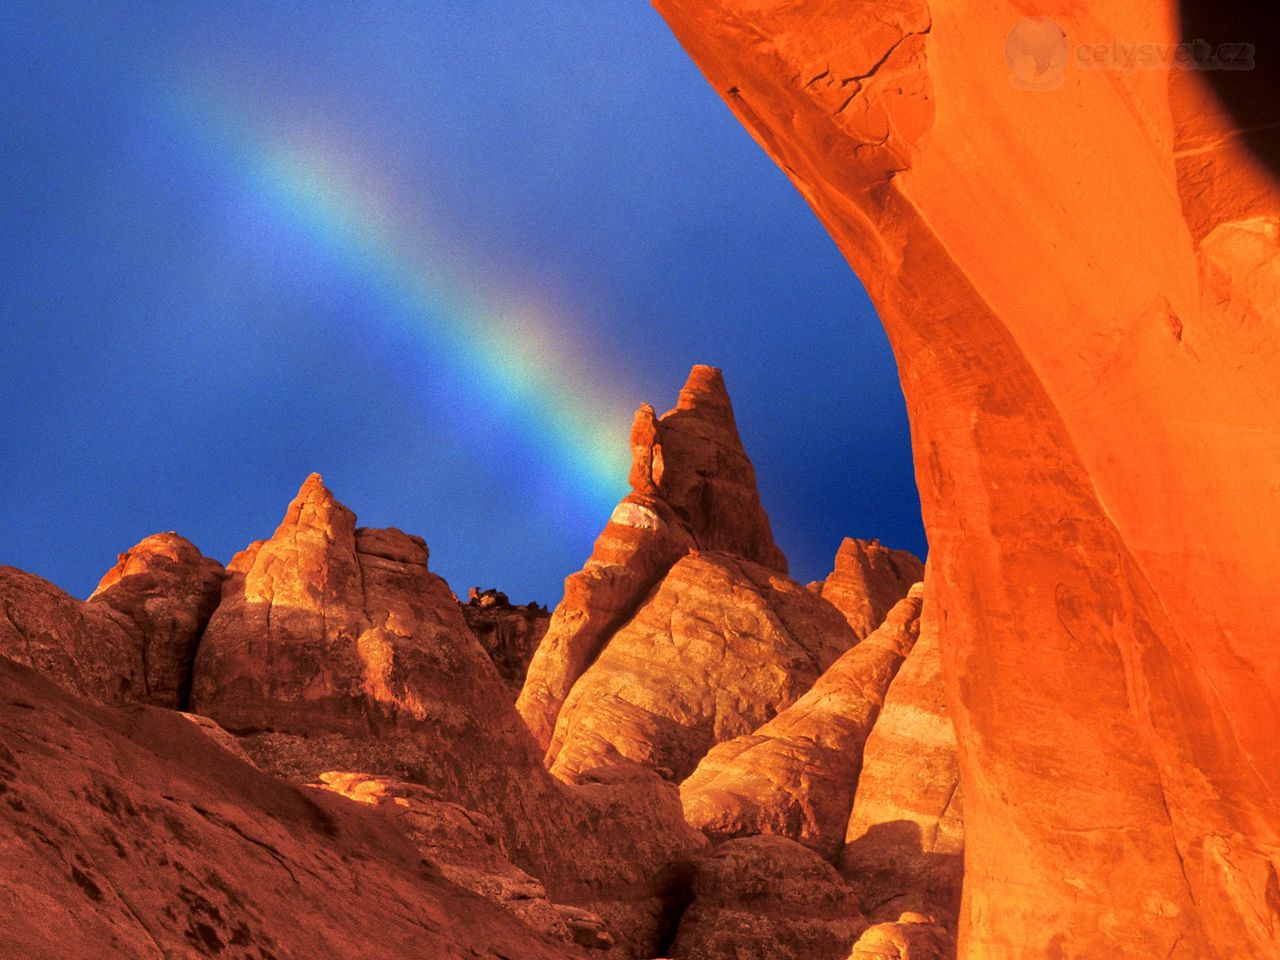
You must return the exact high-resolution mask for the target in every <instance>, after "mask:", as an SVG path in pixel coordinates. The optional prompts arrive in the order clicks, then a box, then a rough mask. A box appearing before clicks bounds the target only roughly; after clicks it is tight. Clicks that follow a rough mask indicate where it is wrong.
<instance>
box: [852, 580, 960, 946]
mask: <svg viewBox="0 0 1280 960" xmlns="http://www.w3.org/2000/svg"><path fill="white" fill-rule="evenodd" d="M930 576H932V569H931V570H930ZM919 612H920V619H919V622H918V624H917V628H918V631H919V639H918V640H917V641H916V643H915V645H914V646H913V647H912V648H911V651H910V652H909V653H908V654H907V656H906V661H905V662H904V663H903V664H902V666H901V668H900V669H899V670H898V674H897V676H896V677H894V679H893V683H892V684H891V685H890V687H889V691H888V693H887V694H886V695H885V698H884V706H883V708H882V709H881V710H880V715H879V717H878V718H877V719H876V723H875V726H874V727H873V728H872V729H871V733H870V735H869V736H868V737H867V739H866V743H865V745H864V746H863V749H862V773H861V775H860V776H859V778H858V789H857V795H856V798H855V799H854V803H853V810H852V812H851V813H850V814H849V816H848V826H847V828H846V831H845V838H844V840H845V842H844V847H843V849H841V851H840V859H839V866H840V870H841V872H842V873H843V874H844V876H845V877H846V879H848V880H849V882H850V884H852V886H853V888H854V889H855V890H856V891H857V893H858V897H859V899H860V902H861V904H862V908H863V911H864V912H865V913H866V914H867V919H869V920H871V921H873V922H881V921H884V922H891V921H895V920H897V919H898V917H899V915H900V914H901V913H903V912H914V913H919V914H922V915H927V916H931V917H933V918H934V919H936V920H938V921H940V922H941V923H942V924H943V925H944V926H946V927H948V928H950V929H951V930H954V929H955V926H956V919H957V917H958V915H959V908H960V888H961V881H962V879H963V873H964V870H963V856H964V845H965V824H964V811H963V803H962V800H961V796H962V795H961V791H960V770H959V762H958V759H957V752H956V737H955V731H954V730H953V728H952V724H951V718H950V716H949V715H948V713H947V706H946V700H945V697H944V693H943V681H942V657H941V651H940V648H939V647H940V644H939V636H938V623H937V619H936V617H935V616H934V614H933V613H932V611H931V610H930V608H929V607H928V606H923V607H922V608H921V609H920V611H919Z"/></svg>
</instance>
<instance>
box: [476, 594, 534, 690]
mask: <svg viewBox="0 0 1280 960" xmlns="http://www.w3.org/2000/svg"><path fill="white" fill-rule="evenodd" d="M462 615H463V616H464V617H465V618H466V620H467V626H469V627H470V628H471V632H472V633H473V634H475V638H476V639H477V640H479V641H480V645H481V646H482V647H484V649H485V652H486V653H488V654H489V659H490V660H492V661H493V665H494V666H495V667H497V668H498V675H499V676H501V677H502V679H503V680H504V681H505V682H506V684H507V686H509V687H511V688H512V689H513V690H514V691H515V692H516V693H519V692H520V688H521V687H522V686H524V678H525V675H526V674H527V673H528V672H529V661H530V660H532V659H533V652H534V651H535V650H537V649H538V644H539V643H540V642H541V641H542V637H543V635H544V634H545V633H546V632H547V626H548V624H549V623H550V620H551V614H550V612H548V610H547V608H546V607H542V606H539V605H538V604H536V603H526V604H518V605H517V604H513V603H511V602H510V600H508V599H507V595H506V594H505V593H502V592H500V591H498V590H480V589H479V588H472V590H471V593H470V596H469V597H468V598H467V602H466V603H465V604H463V607H462Z"/></svg>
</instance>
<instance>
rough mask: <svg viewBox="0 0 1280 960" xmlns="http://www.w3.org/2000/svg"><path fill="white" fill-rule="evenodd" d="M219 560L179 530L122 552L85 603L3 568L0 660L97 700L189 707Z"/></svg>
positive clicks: (215, 600)
mask: <svg viewBox="0 0 1280 960" xmlns="http://www.w3.org/2000/svg"><path fill="white" fill-rule="evenodd" d="M222 578H223V569H222V564H220V563H218V562H217V561H215V560H210V559H209V558H208V557H205V556H202V555H201V553H200V551H199V550H197V549H196V548H195V547H194V546H192V545H191V543H189V542H188V541H187V540H184V539H183V538H182V537H180V536H178V535H177V534H175V533H157V534H155V535H153V536H150V537H147V538H146V539H145V540H143V541H142V542H141V543H139V544H138V545H137V546H135V547H133V548H131V549H130V550H128V551H127V552H126V553H122V554H120V556H119V559H118V561H117V563H116V565H115V566H114V567H113V568H112V569H111V570H109V571H108V572H107V573H106V574H105V575H104V576H103V578H102V581H101V582H100V583H99V584H98V588H97V589H96V590H95V591H94V592H93V596H92V597H90V598H89V600H87V601H84V602H81V601H79V600H76V599H75V598H74V597H72V596H70V595H68V594H66V593H64V592H63V591H62V590H59V589H58V588H57V587H55V586H54V585H53V584H51V583H48V582H47V581H45V580H41V579H40V578H39V577H35V576H32V575H31V574H29V573H23V572H22V571H21V570H15V569H14V568H12V567H0V599H2V600H3V613H4V616H3V617H0V654H3V655H4V656H7V657H10V658H12V659H14V660H16V661H18V662H19V663H24V664H27V665H29V666H33V667H35V668H36V669H38V670H40V671H41V672H42V673H44V674H45V675H47V676H49V677H52V678H53V679H54V680H56V681H57V682H58V683H60V684H62V685H63V686H64V687H66V688H67V689H69V690H72V691H75V692H76V693H78V694H80V695H81V696H84V697H88V698H89V699H91V700H95V701H97V702H99V703H152V704H156V705H157V706H163V707H171V708H179V707H185V706H186V701H187V697H188V694H189V691H190V686H191V669H192V661H193V659H194V658H195V652H196V643H197V641H198V640H199V637H200V635H201V632H202V631H203V630H204V627H205V624H206V623H207V622H208V620H209V617H210V616H211V615H212V613H213V610H214V608H215V607H216V606H217V604H218V597H219V593H220V590H221V587H222Z"/></svg>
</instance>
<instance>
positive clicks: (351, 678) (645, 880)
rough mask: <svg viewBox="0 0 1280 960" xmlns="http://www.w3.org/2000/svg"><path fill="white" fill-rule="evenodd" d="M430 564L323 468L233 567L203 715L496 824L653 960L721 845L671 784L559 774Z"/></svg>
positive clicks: (213, 631)
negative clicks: (329, 480)
mask: <svg viewBox="0 0 1280 960" xmlns="http://www.w3.org/2000/svg"><path fill="white" fill-rule="evenodd" d="M427 560H428V554H427V548H426V545H425V544H424V543H423V542H422V540H420V539H419V538H417V537H412V536H409V535H408V534H404V533H401V532H400V531H398V530H369V529H363V528H357V527H356V520H355V516H354V514H353V513H352V512H351V511H350V510H348V509H347V508H346V507H344V506H343V505H342V504H341V503H339V502H338V501H337V499H336V498H335V497H334V496H333V494H332V493H331V492H330V491H329V490H328V489H327V488H326V487H325V486H324V483H323V481H322V480H321V479H320V478H319V477H318V476H314V475H313V476H312V477H310V478H308V479H307V481H306V482H305V483H304V484H303V485H302V487H301V489H300V490H299V492H298V495H297V497H296V498H295V499H294V501H293V502H292V503H291V504H290V506H289V509H288V511H287V513H286V516H285V519H284V521H283V522H282V523H281V525H280V527H279V528H278V529H277V530H276V532H275V534H274V535H273V536H272V538H271V539H270V540H266V541H260V542H258V543H255V544H253V545H251V546H250V547H249V548H248V549H246V550H244V551H242V552H241V553H240V554H238V555H237V556H236V557H235V558H234V559H233V560H232V562H231V563H230V564H229V566H228V572H229V576H228V579H227V582H226V584H225V588H224V591H223V596H222V602H221V604H220V606H219V607H218V609H217V611H216V613H215V614H214V616H213V618H212V619H211V620H210V622H209V625H208V627H207V629H206V630H205V633H204V637H203V639H202V641H201V644H200V650H199V654H198V657H197V663H196V677H195V683H194V685H193V696H192V705H193V709H194V710H196V711H197V712H200V713H202V714H206V715H208V716H209V717H211V718H212V719H214V720H216V721H217V722H218V723H220V724H222V725H223V726H224V727H226V728H227V729H228V730H230V731H231V732H233V733H235V734H238V735H239V736H240V738H241V743H242V744H243V745H244V746H245V748H246V749H247V750H248V751H249V753H250V755H251V756H252V757H253V759H254V761H255V762H256V763H257V764H258V765H259V766H261V767H262V768H263V769H264V770H267V771H269V772H272V773H276V774H278V775H280V776H283V777H285V778H287V779H290V780H293V781H295V782H301V783H310V782H315V781H317V780H321V779H323V776H324V775H325V774H329V773H342V772H344V771H349V772H354V771H362V772H364V771H367V772H368V773H370V774H374V775H378V776H382V777H387V778H391V779H392V780H398V781H406V782H408V783H416V784H420V785H427V786H429V787H430V788H431V789H432V790H433V791H434V792H435V793H436V795H437V796H438V797H439V798H440V799H441V800H442V801H446V802H448V803H451V804H455V805H457V806H459V807H461V808H464V809H466V810H468V811H472V812H474V813H476V814H479V815H481V816H482V817H485V818H488V821H489V822H491V823H492V824H493V825H494V827H495V829H496V830H497V831H498V835H499V838H500V840H501V846H502V850H503V851H504V854H505V855H506V856H508V857H510V859H511V861H512V863H513V864H514V865H515V866H516V867H519V868H520V869H521V870H523V871H526V872H527V873H528V874H530V875H533V876H535V877H537V878H538V879H539V880H540V881H541V882H542V883H543V884H545V887H546V890H547V892H548V894H549V896H550V897H551V899H552V900H554V901H555V902H557V903H563V904H568V905H570V906H578V907H581V908H582V909H584V910H587V911H589V912H592V913H596V914H598V915H600V916H601V917H603V918H604V920H605V922H606V924H607V925H608V927H609V931H610V933H611V934H612V935H613V936H614V937H615V938H616V939H617V941H618V944H619V955H620V956H628V957H629V956H636V957H638V956H643V955H645V952H646V951H652V950H653V949H654V948H655V947H656V945H657V944H658V942H659V941H660V940H661V938H662V937H663V936H664V930H665V927H664V925H665V924H666V923H667V917H668V914H669V912H670V909H671V905H672V904H673V903H675V902H678V901H679V900H680V899H681V898H682V897H683V896H684V895H685V894H684V892H683V887H687V883H688V879H689V877H690V876H691V873H692V869H693V866H694V864H695V863H696V861H697V860H698V859H699V858H700V857H701V855H702V851H703V848H704V846H705V840H704V839H703V838H702V837H701V836H700V835H698V834H697V832H696V831H694V830H692V828H690V827H688V826H687V825H686V824H685V823H684V820H683V816H682V814H681V809H680V803H679V798H678V796H677V794H676V791H675V789H674V788H673V787H672V786H670V785H669V784H665V783H663V782H661V781H659V780H658V779H657V778H656V777H653V776H646V775H642V773H641V772H639V771H637V772H635V775H634V776H631V777H630V778H629V779H628V780H627V781H626V782H625V783H621V782H619V783H604V782H594V783H592V784H590V785H584V786H581V787H568V786H566V785H564V784H561V783H560V782H558V781H557V780H555V779H554V778H553V777H551V776H550V774H548V773H547V771H546V769H545V768H544V767H543V764H542V751H541V750H539V749H538V748H537V746H536V745H535V743H534V741H533V739H532V737H531V736H530V734H529V732H528V730H527V729H526V727H525V726H524V724H523V722H522V721H521V719H520V717H519V715H518V714H517V713H516V711H515V708H514V706H513V704H512V702H511V697H510V694H509V692H508V690H509V688H507V687H506V686H505V684H504V683H503V682H502V680H501V678H500V677H499V676H498V673H497V670H496V668H495V667H494V664H493V662H492V661H491V660H490V658H489V657H488V655H487V654H486V653H485V651H484V649H483V648H482V647H481V646H480V644H479V643H478V641H477V640H476V639H475V637H474V636H473V635H472V633H471V631H470V629H469V628H468V627H467V624H466V621H465V619H464V616H463V613H462V610H461V608H460V607H459V604H458V603H457V601H456V600H455V599H454V596H453V593H452V592H451V591H450V590H449V588H448V586H447V585H446V584H445V583H444V581H443V580H441V579H440V578H439V577H437V576H436V575H435V574H433V573H431V572H430V571H429V570H428V568H427ZM682 885H683V886H682Z"/></svg>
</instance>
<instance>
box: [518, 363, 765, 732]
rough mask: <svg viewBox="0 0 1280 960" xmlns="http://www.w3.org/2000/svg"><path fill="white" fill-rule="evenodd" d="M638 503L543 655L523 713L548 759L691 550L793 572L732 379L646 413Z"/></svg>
mask: <svg viewBox="0 0 1280 960" xmlns="http://www.w3.org/2000/svg"><path fill="white" fill-rule="evenodd" d="M631 461H632V462H631V473H630V478H629V479H630V483H631V493H629V494H628V495H627V496H626V497H624V498H623V500H622V502H621V503H619V504H618V507H617V509H615V510H614V512H613V516H612V517H611V518H610V520H609V523H608V524H607V525H606V526H605V528H604V530H603V531H602V532H601V534H600V536H599V538H598V539H597V540H596V543H595V546H594V548H593V549H592V551H591V557H590V558H589V559H588V560H587V563H586V565H585V566H584V567H583V569H582V570H581V571H579V572H577V573H574V574H571V575H570V576H569V577H568V578H566V580H565V593H564V598H563V599H562V600H561V602H560V604H559V606H557V607H556V610H555V613H554V614H553V615H552V618H551V626H550V627H549V629H548V630H547V634H546V636H545V637H544V638H543V640H542V643H541V645H540V646H539V647H538V650H537V652H536V653H535V654H534V657H533V662H532V663H531V665H530V667H529V674H528V678H527V679H526V681H525V685H524V688H523V689H522V690H521V692H520V697H519V700H518V701H517V708H518V709H519V711H520V714H521V716H523V717H524V720H525V723H526V724H528V726H529V729H530V730H531V731H533V735H534V739H535V740H537V742H538V743H539V744H540V745H541V746H542V748H543V749H544V750H545V749H547V748H548V747H549V746H550V744H551V738H552V734H553V732H554V730H555V726H556V718H557V717H558V716H559V713H560V708H561V706H562V705H563V704H564V701H565V698H566V697H567V696H568V695H569V691H570V690H571V689H572V687H573V685H574V683H575V682H576V681H577V679H578V677H580V676H581V675H582V673H583V671H585V670H586V669H587V667H589V666H590V665H591V663H592V662H593V661H594V660H595V658H596V657H597V656H598V655H599V653H600V650H601V649H602V648H603V646H604V644H605V643H606V642H607V641H608V638H609V637H610V636H611V635H612V634H613V632H614V631H616V630H617V629H618V628H619V627H621V626H622V625H623V624H624V623H625V622H626V621H627V620H629V619H630V618H631V616H632V615H633V614H634V613H635V612H636V610H637V609H638V607H639V606H640V604H641V602H642V601H643V600H644V598H645V597H646V596H647V595H648V593H649V592H650V591H651V590H652V589H653V588H654V586H656V585H657V583H658V581H659V580H661V579H662V577H663V576H664V575H665V574H666V572H667V571H668V570H670V569H671V567H672V565H673V564H675V562H676V561H677V560H679V559H680V558H681V557H682V556H684V555H685V554H686V553H688V552H689V551H690V550H691V549H702V550H717V551H723V552H727V553H732V554H734V555H736V556H739V557H743V558H745V559H747V560H750V561H752V562H753V563H756V564H759V565H761V566H764V567H767V568H768V569H770V570H775V571H779V572H782V573H785V572H786V569H787V562H786V558H785V557H784V556H783V555H782V551H781V550H779V549H778V547H777V545H776V544H774V542H773V534H772V532H771V531H770V527H769V518H768V517H767V516H766V515H765V512H764V508H763V507H762V506H761V505H760V496H759V494H758V492H757V491H756V479H755V469H754V468H753V467H752V465H751V461H750V460H749V459H748V458H747V455H746V452H745V451H744V450H743V447H742V440H741V438H740V437H739V436H738V427H737V424H736V422H735V421H734V417H733V406H732V404H731V403H730V402H729V395H728V392H727V391H726V390H725V385H724V377H723V376H722V375H721V373H720V371H719V370H717V369H715V368H714V367H705V366H695V367H694V368H693V370H692V371H691V372H690V374H689V379H688V381H687V382H686V383H685V385H684V389H682V390H681V391H680V398H679V400H678V401H677V403H676V406H675V408H674V409H673V410H670V411H668V412H667V413H666V414H664V415H663V416H662V417H657V416H655V415H654V411H653V408H652V407H650V406H649V405H648V404H645V405H644V406H642V407H641V408H640V409H639V410H638V411H637V412H636V416H635V420H634V422H633V424H632V428H631Z"/></svg>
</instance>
